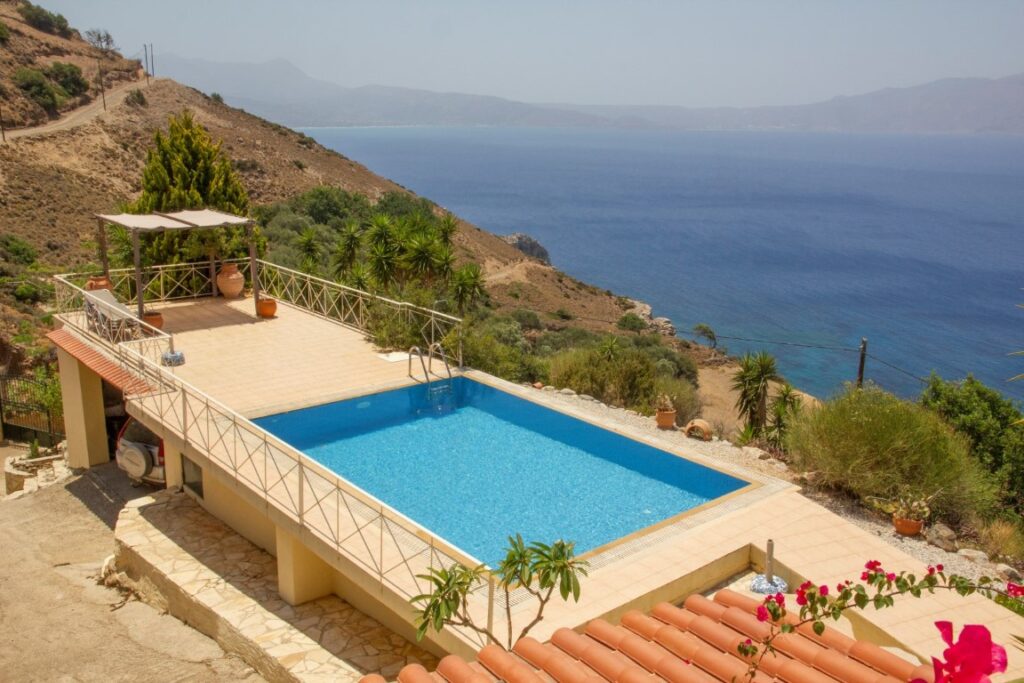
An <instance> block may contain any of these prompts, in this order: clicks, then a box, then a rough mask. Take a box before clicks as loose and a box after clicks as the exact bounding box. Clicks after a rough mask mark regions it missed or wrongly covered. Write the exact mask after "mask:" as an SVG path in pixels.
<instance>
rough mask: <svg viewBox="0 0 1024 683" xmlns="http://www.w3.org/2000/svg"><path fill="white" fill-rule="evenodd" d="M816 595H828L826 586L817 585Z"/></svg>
mask: <svg viewBox="0 0 1024 683" xmlns="http://www.w3.org/2000/svg"><path fill="white" fill-rule="evenodd" d="M818 595H828V586H826V585H825V584H821V585H820V586H818Z"/></svg>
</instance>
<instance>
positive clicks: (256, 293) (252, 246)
mask: <svg viewBox="0 0 1024 683" xmlns="http://www.w3.org/2000/svg"><path fill="white" fill-rule="evenodd" d="M245 236H246V238H247V239H248V241H249V277H250V278H252V305H253V308H254V311H255V313H256V316H257V317H259V314H260V274H259V264H258V263H257V262H256V235H255V234H254V231H253V229H252V224H251V223H250V224H249V225H247V226H245Z"/></svg>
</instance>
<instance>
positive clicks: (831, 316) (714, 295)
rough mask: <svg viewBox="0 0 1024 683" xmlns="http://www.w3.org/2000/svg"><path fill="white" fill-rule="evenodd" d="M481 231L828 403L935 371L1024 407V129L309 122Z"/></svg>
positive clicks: (337, 146)
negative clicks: (527, 243) (534, 246)
mask: <svg viewBox="0 0 1024 683" xmlns="http://www.w3.org/2000/svg"><path fill="white" fill-rule="evenodd" d="M304 131H305V132H306V133H307V134H309V135H311V136H312V137H314V138H316V139H317V140H318V141H319V142H320V143H322V144H323V145H325V146H326V147H329V148H331V149H334V150H337V151H338V152H340V153H342V154H344V155H346V156H348V157H350V158H352V159H354V160H356V161H359V162H361V163H363V164H365V165H366V166H368V167H369V168H370V169H372V170H373V171H375V172H377V173H379V174H381V175H384V176H386V177H388V178H391V179H393V180H394V181H396V182H398V183H400V184H402V185H404V186H405V187H407V188H409V189H411V190H413V191H415V192H416V193H418V194H420V195H422V196H425V197H428V198H430V199H431V200H433V201H435V202H437V203H438V204H440V205H442V206H444V207H446V208H447V209H449V210H451V211H453V212H455V213H456V214H458V215H459V216H461V217H463V218H465V219H467V220H469V221H471V222H473V223H475V224H476V225H478V226H480V227H482V228H484V229H486V230H489V231H491V232H494V233H498V234H507V233H511V232H525V233H528V234H530V235H532V236H533V237H535V238H536V239H537V240H539V241H540V243H541V244H543V245H544V246H545V247H546V248H547V249H548V251H549V252H550V254H551V260H552V263H553V264H554V265H555V266H556V267H557V268H559V269H561V270H563V271H565V272H566V273H568V274H570V275H572V276H574V277H577V278H579V279H581V280H583V281H585V282H588V283H591V284H594V285H597V286H599V287H602V288H606V289H610V290H611V291H613V292H615V293H616V294H621V295H626V296H630V297H635V298H638V299H641V300H643V301H646V302H648V303H649V304H651V305H652V306H653V308H654V314H655V315H658V316H667V317H669V318H671V319H672V321H673V322H674V323H675V325H676V328H677V329H678V331H679V334H680V336H683V337H691V336H692V328H693V326H694V325H696V324H697V323H706V324H708V325H710V326H711V327H712V328H713V329H714V330H715V332H716V333H717V335H718V338H719V345H720V346H724V347H726V348H727V350H728V352H729V353H730V354H741V353H744V352H748V351H757V350H762V349H763V350H766V351H768V352H770V353H772V354H773V355H775V356H776V358H777V359H778V365H779V369H780V371H781V372H782V374H783V375H784V376H785V377H786V378H787V379H788V380H789V381H790V382H792V383H793V384H794V385H795V386H797V387H798V388H801V389H803V390H805V391H808V392H810V393H811V394H814V395H816V396H819V397H822V398H826V397H828V396H831V395H833V394H835V393H836V392H838V391H840V390H841V389H842V387H843V385H844V383H845V382H849V381H852V380H853V379H854V378H855V377H856V374H857V365H858V356H859V354H858V348H859V346H860V343H861V339H862V338H865V339H867V350H868V355H867V359H866V364H865V377H866V378H867V379H868V380H869V381H873V382H876V383H878V384H879V385H881V386H883V387H885V388H886V389H888V390H891V391H894V392H896V393H898V394H900V395H902V396H907V397H913V396H916V395H918V394H919V393H920V390H921V387H922V380H923V379H924V378H926V377H927V376H928V375H929V374H930V373H931V372H937V373H939V374H940V375H941V376H943V377H945V378H947V379H960V378H963V377H964V376H965V375H967V374H968V373H973V374H974V375H975V376H976V377H978V378H979V379H981V380H982V381H984V382H985V383H986V384H989V385H991V386H993V387H996V388H997V389H999V390H1000V391H1002V392H1003V393H1004V394H1006V395H1008V396H1010V397H1012V398H1014V399H1017V400H1020V399H1024V380H1022V381H1020V382H1010V381H1009V380H1010V378H1011V377H1013V376H1015V375H1017V374H1021V373H1024V356H1013V355H1011V354H1012V353H1013V352H1014V351H1017V350H1021V349H1024V309H1022V308H1020V307H1019V305H1020V304H1022V303H1024V291H1022V287H1024V137H1011V136H998V135H982V134H978V135H969V136H968V135H964V136H953V135H941V136H936V135H860V134H856V135H855V134H840V133H795V132H679V131H650V130H617V129H583V128H575V129H546V128H491V127H400V128H398V127H386V128H308V129H304Z"/></svg>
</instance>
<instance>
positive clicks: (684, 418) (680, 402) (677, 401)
mask: <svg viewBox="0 0 1024 683" xmlns="http://www.w3.org/2000/svg"><path fill="white" fill-rule="evenodd" d="M654 391H655V392H656V393H657V394H659V395H661V394H664V395H666V396H668V398H669V400H670V401H671V402H672V407H673V408H675V410H676V424H677V425H679V426H680V427H681V426H683V425H685V424H686V423H687V422H689V421H690V420H692V419H693V418H695V417H697V416H698V415H700V409H701V402H700V397H698V396H697V388H696V387H695V386H693V384H691V383H690V382H688V381H687V380H685V379H676V378H670V377H659V378H658V379H656V380H655V382H654Z"/></svg>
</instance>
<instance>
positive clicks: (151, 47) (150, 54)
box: [149, 43, 156, 76]
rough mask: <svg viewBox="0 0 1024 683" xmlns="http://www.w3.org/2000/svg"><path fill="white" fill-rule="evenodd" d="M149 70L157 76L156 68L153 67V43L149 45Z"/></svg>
mask: <svg viewBox="0 0 1024 683" xmlns="http://www.w3.org/2000/svg"><path fill="white" fill-rule="evenodd" d="M149 70H150V72H151V73H152V74H153V75H154V76H156V67H155V66H153V43H150V44H149Z"/></svg>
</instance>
